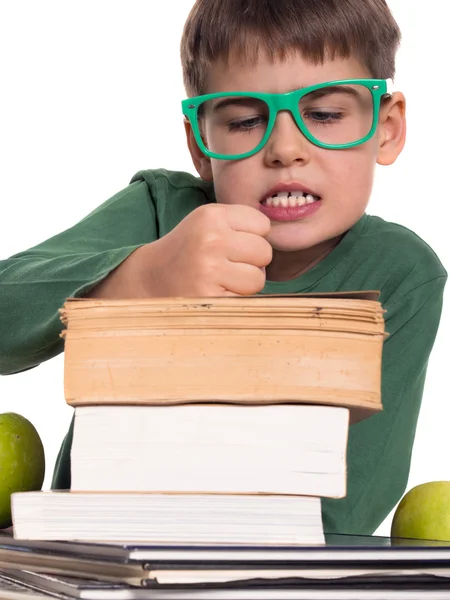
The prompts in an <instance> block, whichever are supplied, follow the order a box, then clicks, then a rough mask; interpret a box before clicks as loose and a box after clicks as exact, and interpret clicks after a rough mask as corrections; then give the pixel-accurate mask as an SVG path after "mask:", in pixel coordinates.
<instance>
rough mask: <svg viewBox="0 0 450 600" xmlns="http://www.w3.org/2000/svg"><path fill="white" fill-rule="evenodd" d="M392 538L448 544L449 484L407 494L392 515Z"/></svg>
mask: <svg viewBox="0 0 450 600" xmlns="http://www.w3.org/2000/svg"><path fill="white" fill-rule="evenodd" d="M391 537H393V538H395V537H399V538H415V539H420V540H440V541H450V481H430V482H428V483H422V484H421V485H417V486H416V487H413V488H412V489H411V490H409V492H408V493H407V494H405V496H403V498H402V500H401V501H400V504H399V505H398V506H397V510H396V511H395V513H394V517H393V519H392V527H391Z"/></svg>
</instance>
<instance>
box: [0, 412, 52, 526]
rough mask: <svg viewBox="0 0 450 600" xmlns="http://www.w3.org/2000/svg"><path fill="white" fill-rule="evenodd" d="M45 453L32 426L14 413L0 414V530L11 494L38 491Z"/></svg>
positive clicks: (8, 522) (6, 520)
mask: <svg viewBox="0 0 450 600" xmlns="http://www.w3.org/2000/svg"><path fill="white" fill-rule="evenodd" d="M44 475H45V455H44V447H43V445H42V441H41V438H40V437H39V434H38V432H37V431H36V429H35V427H34V425H33V424H32V423H30V421H28V419H25V417H22V416H21V415H18V414H16V413H3V414H0V529H4V528H5V527H9V526H10V525H11V524H12V523H11V494H12V493H14V492H30V491H34V490H40V489H41V488H42V483H43V482H44Z"/></svg>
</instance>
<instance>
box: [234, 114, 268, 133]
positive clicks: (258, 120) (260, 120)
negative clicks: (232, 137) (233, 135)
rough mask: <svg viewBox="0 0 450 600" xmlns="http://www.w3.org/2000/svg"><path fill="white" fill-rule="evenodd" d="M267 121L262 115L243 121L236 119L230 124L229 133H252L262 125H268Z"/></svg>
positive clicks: (243, 119) (242, 119)
mask: <svg viewBox="0 0 450 600" xmlns="http://www.w3.org/2000/svg"><path fill="white" fill-rule="evenodd" d="M266 123H267V119H266V117H264V116H262V115H258V116H254V117H246V118H241V119H235V120H233V121H230V122H229V123H228V130H229V131H250V130H252V129H255V128H256V127H259V126H260V125H266Z"/></svg>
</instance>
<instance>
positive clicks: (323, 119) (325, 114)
mask: <svg viewBox="0 0 450 600" xmlns="http://www.w3.org/2000/svg"><path fill="white" fill-rule="evenodd" d="M303 118H304V119H305V118H306V119H309V120H310V121H313V122H314V123H324V124H326V123H336V122H337V121H341V120H342V119H343V118H344V113H342V112H332V111H328V110H309V111H305V112H304V113H303Z"/></svg>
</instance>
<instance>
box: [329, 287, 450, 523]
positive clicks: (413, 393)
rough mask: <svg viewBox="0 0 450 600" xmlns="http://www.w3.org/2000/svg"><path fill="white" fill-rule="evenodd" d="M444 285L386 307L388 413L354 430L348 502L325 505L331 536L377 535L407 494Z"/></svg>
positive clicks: (384, 361)
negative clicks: (336, 534) (337, 534)
mask: <svg viewBox="0 0 450 600" xmlns="http://www.w3.org/2000/svg"><path fill="white" fill-rule="evenodd" d="M445 283H446V276H445V275H441V276H437V277H435V278H434V279H432V280H430V281H428V282H426V283H423V284H421V285H418V286H417V287H415V288H413V289H410V290H409V291H408V292H406V293H402V292H401V293H398V294H396V295H395V298H393V299H392V301H391V302H389V301H388V302H387V303H386V305H385V308H386V310H387V313H386V331H388V332H389V334H390V336H389V337H388V338H387V339H386V341H385V342H384V347H383V358H382V402H383V411H382V412H381V413H379V414H377V415H374V416H372V417H370V418H369V419H366V420H365V421H362V422H360V423H358V424H356V425H353V426H352V427H351V428H350V435H349V445H348V455H347V457H348V490H347V497H346V498H344V499H342V500H324V501H323V513H324V526H325V529H326V531H327V532H336V531H337V532H341V533H354V534H372V533H373V532H374V531H375V529H376V528H377V527H378V526H379V525H380V524H381V523H382V521H383V520H384V519H385V518H386V516H387V515H388V514H389V512H390V511H391V510H392V508H393V507H394V506H395V504H396V503H397V502H398V501H399V500H400V498H401V496H402V494H403V493H404V491H405V487H406V485H407V481H408V476H409V468H410V462H411V454H412V449H413V443H414V436H415V432H416V426H417V419H418V415H419V410H420V405H421V401H422V394H423V389H424V384H425V378H426V371H427V365H428V360H429V357H430V354H431V351H432V348H433V344H434V341H435V338H436V334H437V331H438V327H439V321H440V316H441V311H442V302H443V291H444V287H445Z"/></svg>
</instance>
